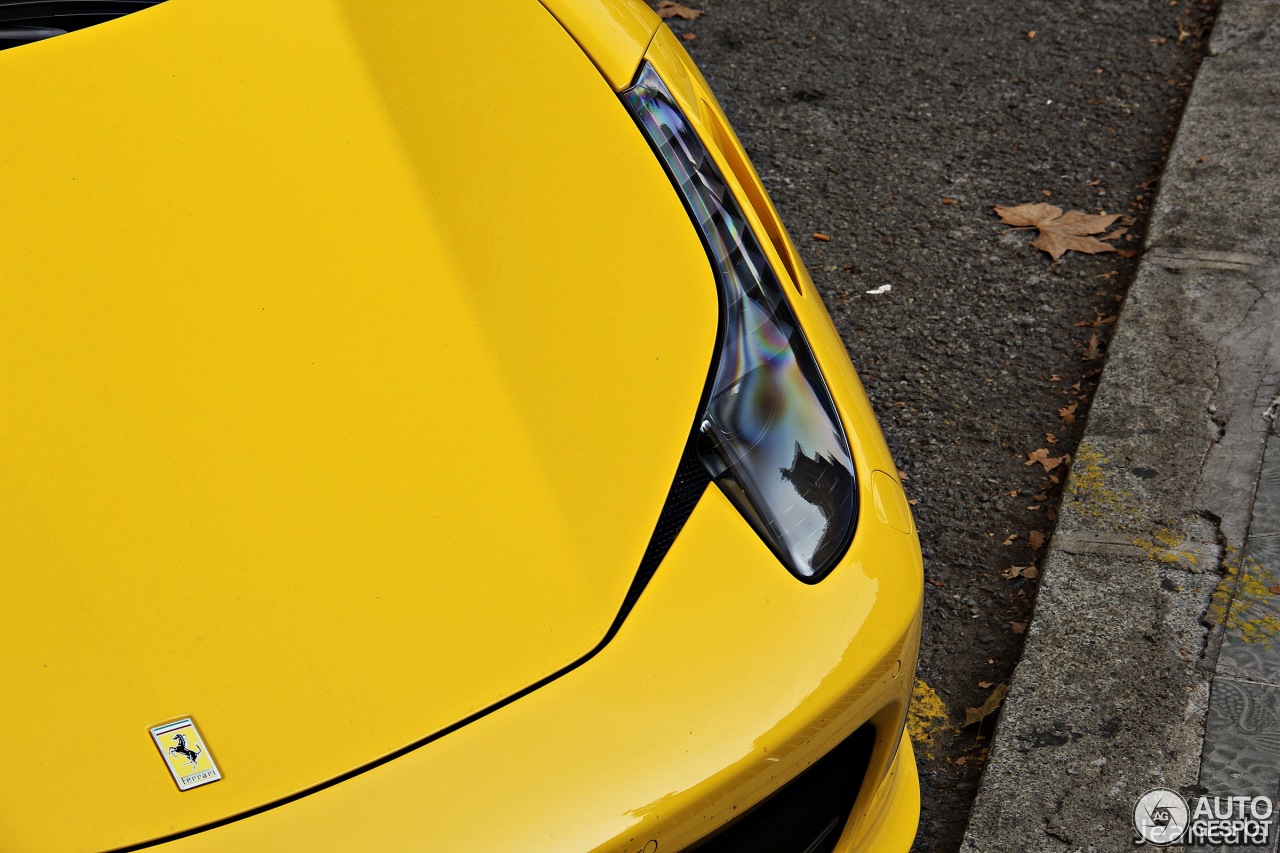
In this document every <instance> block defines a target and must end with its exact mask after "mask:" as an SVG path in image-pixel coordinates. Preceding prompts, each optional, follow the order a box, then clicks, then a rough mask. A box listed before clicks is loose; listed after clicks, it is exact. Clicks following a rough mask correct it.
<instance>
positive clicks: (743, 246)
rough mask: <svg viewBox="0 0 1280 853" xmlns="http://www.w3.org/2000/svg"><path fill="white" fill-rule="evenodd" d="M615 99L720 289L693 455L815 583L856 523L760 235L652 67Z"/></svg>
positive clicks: (832, 419)
mask: <svg viewBox="0 0 1280 853" xmlns="http://www.w3.org/2000/svg"><path fill="white" fill-rule="evenodd" d="M622 99H623V102H624V103H625V104H626V105H627V107H628V108H629V109H630V110H631V113H632V115H633V116H634V117H635V119H636V121H637V122H638V123H639V125H640V127H641V129H642V130H643V131H644V133H645V135H646V136H647V137H648V138H649V141H650V143H651V144H652V145H653V147H654V149H655V150H656V151H657V152H658V155H659V157H660V158H661V160H662V162H663V163H664V164H665V165H666V167H667V171H668V172H669V173H670V175H671V178H672V180H673V181H674V183H675V185H676V188H677V190H678V191H679V193H680V195H681V197H682V198H683V199H684V203H685V205H686V207H687V208H688V209H689V212H690V215H691V216H692V217H693V220H694V223H695V224H696V225H697V227H698V230H699V231H700V232H701V234H702V238H703V241H704V242H705V243H706V246H707V252H708V254H709V256H710V258H711V260H712V263H713V266H714V268H715V272H716V278H717V280H718V282H719V285H720V298H721V306H722V310H723V318H724V323H723V340H722V344H721V346H720V350H719V354H718V356H717V358H716V361H715V366H714V367H713V370H714V372H715V378H714V380H713V382H712V386H711V393H710V396H709V401H708V403H707V406H706V409H705V410H704V411H703V412H702V413H701V416H700V419H699V425H698V430H699V437H698V454H699V457H700V458H701V459H702V462H703V464H704V465H706V467H707V470H708V471H709V472H710V474H711V476H712V478H713V479H714V480H715V482H716V484H717V485H718V486H719V487H720V489H721V490H722V491H723V492H724V493H725V495H727V496H728V498H729V499H730V500H731V501H732V502H733V504H734V506H736V507H737V508H738V511H739V512H741V513H742V515H743V517H744V518H745V519H746V520H747V521H748V522H749V523H750V524H751V526H752V527H753V528H754V529H755V530H756V532H757V533H758V534H759V535H760V537H761V538H762V539H764V541H765V542H766V543H767V544H768V545H769V547H770V548H772V549H773V551H774V553H775V554H777V555H778V557H779V558H780V559H781V560H782V562H783V563H784V564H785V565H786V567H787V568H788V569H790V570H791V572H792V573H794V574H795V575H796V576H797V577H799V578H800V579H802V580H805V581H809V582H815V581H818V580H820V579H821V578H822V577H823V576H824V575H826V573H827V572H829V571H830V570H831V568H832V567H833V566H834V565H835V564H836V563H837V562H838V561H839V559H840V557H841V556H843V554H844V552H845V550H846V549H847V548H848V546H849V542H850V540H851V539H852V538H853V531H854V527H855V526H856V524H857V516H858V506H857V500H858V491H857V480H856V475H855V474H854V465H853V456H852V454H851V453H850V451H849V442H848V440H847V439H846V437H845V433H844V428H843V426H842V425H841V423H840V418H839V416H838V415H837V413H836V408H835V404H834V403H833V402H832V400H831V394H830V392H828V390H827V386H826V382H825V381H824V380H823V378H822V373H821V372H820V371H819V370H818V365H817V363H816V362H815V360H814V357H813V353H812V352H811V351H810V348H809V344H808V341H806V340H805V337H804V333H803V332H802V331H801V329H800V326H799V324H798V323H797V322H796V319H795V314H794V313H793V312H792V310H791V306H790V304H789V303H788V302H787V298H786V295H785V294H784V293H783V289H782V283H781V282H780V281H779V280H778V277H777V275H776V274H775V273H774V271H773V268H772V266H771V265H770V264H769V262H768V260H767V259H766V257H765V255H764V253H763V251H761V248H760V242H759V240H757V238H756V236H755V234H754V233H753V232H752V230H751V227H750V226H749V225H748V223H747V220H746V218H745V217H744V216H743V213H742V209H741V208H740V207H739V206H738V202H737V200H736V199H735V198H734V196H733V194H732V193H731V192H730V191H729V187H728V185H727V184H726V183H725V180H724V178H723V176H722V175H721V173H720V170H719V169H718V168H717V167H716V164H715V162H714V161H713V160H712V159H711V156H710V154H709V153H708V151H707V149H706V147H705V146H704V145H703V144H702V141H701V139H699V138H698V135H697V133H695V132H694V130H693V128H692V127H691V126H690V124H689V122H688V121H687V120H686V119H685V117H684V115H683V114H682V113H681V111H680V109H679V107H677V106H676V103H675V100H674V98H672V96H671V93H670V92H669V91H668V90H667V88H666V86H665V85H664V84H663V82H662V80H661V79H660V78H659V77H658V74H657V72H655V71H654V70H653V67H652V66H651V65H649V64H648V63H645V64H644V65H643V67H642V68H641V71H640V74H639V76H638V77H637V78H636V82H635V84H634V85H633V86H632V87H631V88H629V89H627V90H625V91H624V92H623V93H622Z"/></svg>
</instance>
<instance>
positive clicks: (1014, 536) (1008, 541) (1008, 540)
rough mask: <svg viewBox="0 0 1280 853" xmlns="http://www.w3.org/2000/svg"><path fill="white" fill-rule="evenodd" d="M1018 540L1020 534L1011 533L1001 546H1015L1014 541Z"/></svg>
mask: <svg viewBox="0 0 1280 853" xmlns="http://www.w3.org/2000/svg"><path fill="white" fill-rule="evenodd" d="M1017 538H1018V534H1016V533H1010V534H1009V535H1008V537H1007V538H1006V539H1005V540H1004V541H1003V542H1001V543H1000V544H1001V545H1012V544H1013V540H1015V539H1017Z"/></svg>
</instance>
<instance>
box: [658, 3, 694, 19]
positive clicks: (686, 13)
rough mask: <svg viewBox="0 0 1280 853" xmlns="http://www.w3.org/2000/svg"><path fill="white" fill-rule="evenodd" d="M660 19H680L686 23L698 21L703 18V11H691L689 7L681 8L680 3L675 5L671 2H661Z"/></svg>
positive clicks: (659, 7)
mask: <svg viewBox="0 0 1280 853" xmlns="http://www.w3.org/2000/svg"><path fill="white" fill-rule="evenodd" d="M658 17H659V18H663V19H666V18H680V19H681V20H685V21H696V20H698V18H701V17H702V10H700V9H690V8H689V7H688V6H681V5H680V4H679V3H673V2H671V0H661V2H660V3H658Z"/></svg>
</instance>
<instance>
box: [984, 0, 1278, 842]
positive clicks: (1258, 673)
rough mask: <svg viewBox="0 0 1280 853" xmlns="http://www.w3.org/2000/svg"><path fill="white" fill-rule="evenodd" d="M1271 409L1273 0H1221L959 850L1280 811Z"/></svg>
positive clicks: (1109, 838)
mask: <svg viewBox="0 0 1280 853" xmlns="http://www.w3.org/2000/svg"><path fill="white" fill-rule="evenodd" d="M1278 398H1280V0H1224V2H1223V7H1222V12H1221V15H1220V16H1219V19H1218V22H1217V24H1216V26H1215V28H1214V32H1213V36H1212V39H1211V41H1210V48H1209V56H1208V57H1206V59H1205V61H1204V64H1203V65H1202V66H1201V69H1200V72H1199V75H1198V77H1197V79H1196V82H1195V85H1194V88H1193V91H1192V95H1191V98H1190V101H1189V103H1188V105H1187V111H1186V114H1185V115H1184V117H1183V121H1182V126H1181V128H1180V129H1179V132H1178V137H1177V140H1176V142H1175V144H1174V148H1173V151H1172V152H1171V154H1170V159H1169V163H1168V166H1167V168H1166V171H1165V176H1164V179H1163V181H1162V184H1161V187H1160V193H1159V197H1158V199H1157V203H1156V207H1155V210H1154V213H1153V220H1152V224H1151V227H1150V229H1149V232H1148V235H1147V245H1146V248H1145V252H1144V255H1143V260H1142V264H1141V268H1140V270H1139V273H1138V276H1137V279H1136V280H1135V282H1134V284H1133V286H1132V288H1131V289H1130V291H1129V295H1128V298H1127V301H1126V303H1125V306H1124V310H1123V313H1122V315H1121V318H1120V321H1119V325H1118V328H1117V330H1116V334H1115V337H1114V339H1113V342H1112V345H1111V349H1110V352H1109V354H1108V357H1107V366H1106V370H1105V373H1104V374H1103V378H1102V383H1101V386H1100V387H1099V389H1098V393H1097V396H1096V398H1095V400H1094V404H1093V409H1092V411H1091V413H1090V416H1089V422H1088V424H1087V427H1086V430H1085V434H1084V437H1083V439H1082V441H1081V443H1080V446H1079V452H1078V453H1077V455H1076V459H1075V461H1074V463H1073V465H1072V470H1071V473H1070V476H1069V478H1068V481H1067V484H1066V492H1065V494H1064V498H1063V504H1062V507H1061V510H1060V514H1059V520H1058V526H1057V530H1056V531H1055V533H1054V536H1053V540H1052V542H1051V543H1050V548H1049V552H1048V554H1047V556H1046V559H1045V564H1044V569H1043V576H1042V580H1041V585H1040V592H1039V597H1038V599H1037V602H1036V611H1035V616H1034V619H1033V621H1032V623H1031V627H1030V629H1029V631H1028V632H1027V643H1026V648H1025V651H1024V654H1023V658H1022V661H1021V662H1020V663H1019V665H1018V668H1017V670H1016V671H1015V673H1014V676H1013V679H1012V683H1011V685H1010V691H1009V695H1008V698H1007V699H1006V700H1005V703H1004V707H1003V710H1002V711H1001V715H1000V723H999V726H998V728H997V730H996V732H995V736H994V738H993V743H992V749H991V755H990V760H989V762H988V765H987V768H986V772H985V775H984V777H983V781H982V787H981V789H980V791H979V794H978V798H977V801H976V802H975V804H974V807H973V812H972V814H971V816H970V822H969V827H968V830H967V833H966V836H965V841H964V845H963V847H962V850H963V851H964V853H1032V851H1034V853H1042V851H1046V852H1047V851H1063V852H1064V853H1065V851H1082V853H1084V851H1099V853H1101V851H1120V850H1131V849H1133V847H1134V839H1135V836H1136V833H1135V830H1134V825H1133V811H1134V806H1135V804H1136V803H1137V800H1138V798H1139V797H1140V796H1142V795H1143V794H1144V793H1145V792H1147V791H1148V790H1150V789H1152V788H1157V787H1165V788H1171V789H1173V790H1175V791H1178V792H1180V793H1181V794H1182V795H1183V796H1184V797H1192V796H1196V795H1200V794H1218V795H1224V796H1225V795H1248V796H1254V795H1264V796H1269V797H1271V798H1272V799H1273V800H1274V799H1276V798H1277V795H1278V794H1280V437H1277V436H1276V422H1275V419H1276V417H1277V409H1280V404H1278V403H1277V400H1278ZM1273 821H1274V818H1273ZM1272 837H1273V841H1272V843H1271V845H1270V848H1269V849H1271V850H1275V849H1276V844H1275V841H1274V835H1273V836H1272ZM1148 847H1150V845H1148ZM1167 849H1169V850H1180V849H1182V848H1179V847H1170V848H1167ZM1230 849H1235V850H1245V849H1268V848H1241V847H1236V848H1230Z"/></svg>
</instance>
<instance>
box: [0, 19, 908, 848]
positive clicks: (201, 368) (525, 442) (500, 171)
mask: <svg viewBox="0 0 1280 853" xmlns="http://www.w3.org/2000/svg"><path fill="white" fill-rule="evenodd" d="M90 6H92V7H93V8H92V9H90V10H89V12H91V13H92V14H89V13H84V10H85V8H87V7H90ZM36 7H39V8H36ZM108 7H110V8H108ZM125 12H128V13H129V14H122V13H125ZM64 13H65V15H64ZM81 13H84V14H81ZM76 15H81V16H80V17H76ZM59 16H63V18H62V19H61V20H56V19H57V18H59ZM0 32H2V33H4V34H5V35H4V39H6V40H7V43H8V44H9V45H11V49H8V50H4V51H2V52H0V81H2V82H0V112H2V113H3V115H4V117H5V118H4V131H3V133H2V134H0V191H2V192H3V196H4V199H5V204H4V206H3V213H2V214H0V217H2V224H0V259H2V262H3V285H2V286H0V434H2V435H3V436H4V441H3V445H2V448H3V449H2V450H0V478H2V480H0V485H2V488H0V502H2V503H0V571H2V572H3V581H4V594H3V595H2V596H0V648H2V649H3V654H2V655H0V684H2V685H3V689H0V756H3V760H2V762H0V766H2V767H3V772H2V773H0V780H2V781H0V850H3V851H5V853H28V852H30V853H51V851H52V853H59V851H124V850H144V849H151V848H153V847H156V848H162V849H163V850H165V851H175V852H176V853H189V851H271V853H275V851H308V853H311V851H329V850H333V851H410V850H412V851H445V853H452V852H453V851H458V853H476V851H480V853H484V851H497V853H514V851H521V853H530V851H547V853H566V852H567V853H575V851H617V853H624V852H625V853H674V851H680V850H695V849H696V850H699V851H702V853H721V852H722V851H731V852H732V853H738V852H739V851H767V853H791V852H792V851H794V853H816V852H817V851H832V850H835V851H883V852H884V853H889V852H890V851H905V850H907V849H908V847H909V846H910V843H911V840H912V838H913V836H914V833H915V828H916V822H917V819H918V810H919V792H918V790H919V789H918V782H917V779H916V771H915V766H914V760H913V756H912V751H911V746H910V743H909V741H908V739H907V738H905V737H904V734H903V728H904V719H905V716H906V712H907V704H908V700H909V698H910V695H911V686H912V681H913V673H914V668H915V660H916V653H917V647H918V641H919V629H920V602H921V589H922V575H921V561H920V552H919V546H918V543H917V539H916V535H915V529H914V527H913V523H912V520H911V513H910V508H909V507H908V505H907V502H906V498H905V496H904V494H903V491H902V487H901V485H900V483H899V481H898V476H897V473H896V469H895V466H894V464H893V460H892V459H891V457H890V454H889V451H888V449H887V447H886V445H885V443H884V440H883V438H882V436H881V433H880V430H879V428H878V426H877V424H876V421H875V418H874V416H873V414H872V412H871V410H870V408H869V406H868V403H867V400H866V398H865V396H864V394H863V392H862V389H861V386H860V385H859V382H858V379H857V378H856V376H855V374H854V371H853V369H852V368H851V367H850V364H849V362H848V359H847V357H846V355H845V351H844V348H843V346H842V344H841V342H840V339H839V337H838V336H837V334H836V332H835V331H834V329H833V328H832V325H831V322H830V320H829V319H828V317H827V314H826V312H825V310H824V309H823V307H822V305H821V303H820V302H819V298H818V295H817V293H816V291H815V288H814V286H813V283H812V282H811V281H810V279H809V277H808V275H807V274H806V272H805V269H804V267H803V265H802V264H801V262H800V261H799V259H798V257H797V253H796V251H795V248H794V246H793V245H792V243H791V241H790V239H789V238H788V237H787V235H786V232H785V231H784V230H783V228H782V226H781V225H780V224H779V221H778V218H777V215H776V212H775V211H774V209H773V207H772V205H771V204H770V202H769V200H768V198H767V197H766V195H765V193H764V190H763V189H762V188H761V185H760V182H759V180H758V179H757V177H756V175H755V173H754V172H753V170H752V168H751V166H750V164H749V163H748V161H747V158H746V156H745V154H744V153H743V150H742V147H741V146H740V144H739V143H738V141H737V139H736V137H735V136H734V134H733V132H732V131H731V130H730V128H729V125H728V123H727V122H726V121H725V117H724V115H723V113H722V112H721V110H720V108H719V107H718V106H717V104H716V101H715V99H714V98H713V97H712V95H711V93H710V91H709V90H708V89H707V86H706V84H705V82H704V80H703V79H702V77H701V76H700V75H699V73H698V72H697V70H696V69H695V68H694V66H693V65H692V63H691V62H690V60H689V58H688V56H687V55H686V54H685V53H684V51H683V50H682V49H681V47H680V45H679V43H678V41H677V40H676V39H675V38H674V37H673V36H672V35H671V33H670V32H669V31H668V30H667V29H666V28H665V27H664V26H662V25H661V22H660V21H659V19H658V18H657V17H656V16H655V15H654V13H653V12H651V11H650V10H649V9H648V7H646V6H645V5H643V4H641V3H639V2H631V0H541V2H538V0H482V1H481V0H477V2H467V3H452V4H444V3H425V2H422V0H381V2H369V0H271V2H261V0H252V2H250V0H168V2H163V3H159V4H158V5H157V4H151V3H145V2H139V3H117V4H111V3H108V2H98V3H96V4H93V3H87V2H77V3H65V2H61V0H42V2H41V3H39V4H34V3H14V2H0Z"/></svg>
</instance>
